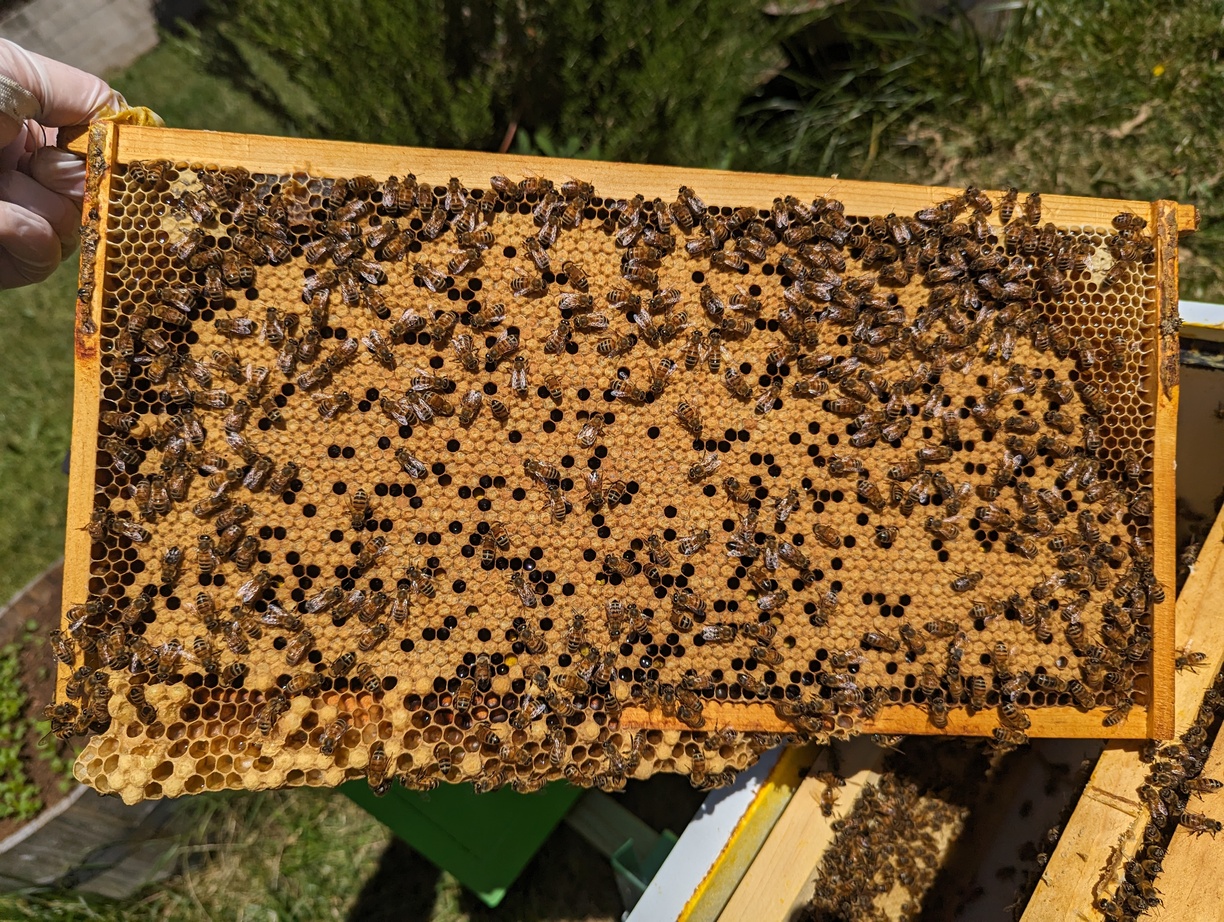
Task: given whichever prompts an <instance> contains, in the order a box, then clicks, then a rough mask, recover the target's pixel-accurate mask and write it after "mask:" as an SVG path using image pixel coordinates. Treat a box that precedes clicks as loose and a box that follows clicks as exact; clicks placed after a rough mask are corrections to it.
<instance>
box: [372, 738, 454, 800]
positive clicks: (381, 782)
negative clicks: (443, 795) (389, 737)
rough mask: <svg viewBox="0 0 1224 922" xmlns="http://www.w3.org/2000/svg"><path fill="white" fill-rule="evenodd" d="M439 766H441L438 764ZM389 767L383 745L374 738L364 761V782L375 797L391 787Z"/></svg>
mask: <svg viewBox="0 0 1224 922" xmlns="http://www.w3.org/2000/svg"><path fill="white" fill-rule="evenodd" d="M440 768H441V766H439V769H440ZM390 769H391V759H390V757H389V756H388V755H387V750H386V747H385V746H384V745H383V742H382V740H375V741H374V744H373V745H372V746H370V756H369V759H368V760H367V761H366V782H367V783H368V784H369V785H370V791H371V792H372V793H373V794H374V795H375V796H376V797H382V796H383V795H384V794H386V793H387V791H389V790H390V789H391V784H392V781H393V779H392V778H389V777H388V775H387V772H388V771H390ZM443 774H445V772H443Z"/></svg>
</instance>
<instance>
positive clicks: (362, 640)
mask: <svg viewBox="0 0 1224 922" xmlns="http://www.w3.org/2000/svg"><path fill="white" fill-rule="evenodd" d="M390 633H391V629H390V628H389V627H387V623H386V622H385V621H378V622H376V623H374V624H371V625H370V626H369V627H368V628H366V629H365V630H364V631H362V632H361V633H360V634H358V635H357V649H358V650H360V651H361V652H363V653H369V652H370V651H371V650H373V649H374V648H375V647H377V646H378V645H379V644H380V643H382V642H383V641H384V640H386V639H387V637H388V636H389V635H390Z"/></svg>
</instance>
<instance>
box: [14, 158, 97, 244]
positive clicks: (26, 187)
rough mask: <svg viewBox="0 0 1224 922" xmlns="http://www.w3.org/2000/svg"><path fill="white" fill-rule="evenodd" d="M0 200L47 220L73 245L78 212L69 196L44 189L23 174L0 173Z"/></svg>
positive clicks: (61, 237) (76, 230)
mask: <svg viewBox="0 0 1224 922" xmlns="http://www.w3.org/2000/svg"><path fill="white" fill-rule="evenodd" d="M0 201H4V202H11V203H12V204H14V205H18V206H20V207H21V208H23V209H24V210H26V211H29V212H32V213H33V214H36V215H38V216H39V217H41V218H42V219H43V220H44V221H46V222H47V223H48V224H49V225H50V226H51V229H52V230H53V231H55V234H56V236H57V237H59V239H60V240H61V241H62V242H63V243H65V244H69V245H71V244H72V241H74V240H75V239H76V236H77V233H78V231H79V229H80V224H81V211H80V205H78V204H77V203H76V202H75V201H73V200H72V199H71V198H69V197H67V196H64V195H59V194H57V193H55V192H52V191H51V190H50V189H47V188H45V187H44V186H42V185H41V184H39V182H38V181H37V180H35V179H34V178H33V177H31V176H27V175H26V174H25V173H20V172H17V171H10V172H7V173H0Z"/></svg>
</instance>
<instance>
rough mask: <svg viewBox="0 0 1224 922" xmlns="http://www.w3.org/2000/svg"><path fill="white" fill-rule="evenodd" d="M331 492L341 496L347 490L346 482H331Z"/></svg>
mask: <svg viewBox="0 0 1224 922" xmlns="http://www.w3.org/2000/svg"><path fill="white" fill-rule="evenodd" d="M332 492H333V493H335V494H336V495H337V496H343V495H344V494H345V493H347V492H348V484H347V483H345V482H344V481H343V480H337V481H336V482H335V483H333V484H332Z"/></svg>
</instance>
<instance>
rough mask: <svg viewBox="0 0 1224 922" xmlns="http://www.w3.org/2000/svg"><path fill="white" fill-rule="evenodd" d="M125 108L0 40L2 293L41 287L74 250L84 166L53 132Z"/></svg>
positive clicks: (99, 88) (118, 99)
mask: <svg viewBox="0 0 1224 922" xmlns="http://www.w3.org/2000/svg"><path fill="white" fill-rule="evenodd" d="M125 106H126V103H125V102H124V100H123V97H122V96H120V95H119V94H118V93H116V92H115V91H114V90H112V89H111V88H110V87H109V86H107V85H106V84H105V83H104V82H103V81H102V80H99V79H98V78H97V77H95V76H93V75H92V74H87V73H85V72H84V71H81V70H77V69H76V68H75V67H69V66H68V65H67V64H61V63H60V62H59V61H53V60H51V59H50V58H44V57H43V56H42V55H40V54H34V53H33V52H30V51H26V50H25V49H24V48H21V47H20V46H18V45H14V44H13V43H12V42H10V41H7V40H6V39H0V288H16V287H17V286H20V285H29V284H31V283H33V282H41V281H42V280H43V279H45V278H46V277H47V276H49V275H50V274H51V273H52V272H53V271H54V270H55V267H56V266H58V265H59V264H60V261H61V260H62V259H63V258H64V257H66V256H68V255H70V254H71V253H72V251H73V250H75V249H76V246H77V234H78V230H79V227H80V223H81V200H82V197H83V196H84V190H85V161H84V159H83V158H81V157H79V156H78V155H76V154H73V153H71V152H69V151H65V150H60V149H59V148H57V147H55V140H56V131H55V129H56V128H61V127H67V126H69V125H84V124H87V123H88V122H89V121H90V119H92V118H93V117H94V116H96V115H99V114H101V113H102V112H103V110H105V109H109V110H111V111H112V112H117V111H119V110H120V109H122V108H124V107H125Z"/></svg>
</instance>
